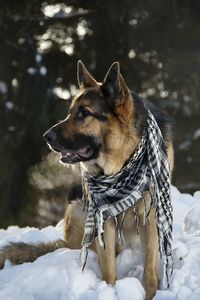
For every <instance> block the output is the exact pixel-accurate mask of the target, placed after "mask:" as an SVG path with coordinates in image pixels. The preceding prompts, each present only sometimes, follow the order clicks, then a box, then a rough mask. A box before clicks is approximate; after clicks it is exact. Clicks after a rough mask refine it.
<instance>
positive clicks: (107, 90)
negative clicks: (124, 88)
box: [101, 62, 121, 97]
mask: <svg viewBox="0 0 200 300" xmlns="http://www.w3.org/2000/svg"><path fill="white" fill-rule="evenodd" d="M101 89H102V92H103V93H104V94H105V95H106V96H111V97H116V96H117V95H119V93H120V90H121V87H120V67H119V63H118V62H114V63H113V64H112V65H111V67H110V69H109V70H108V73H107V74H106V76H105V78H104V80H103V83H102V86H101Z"/></svg>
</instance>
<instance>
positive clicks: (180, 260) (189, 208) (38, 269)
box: [0, 187, 200, 300]
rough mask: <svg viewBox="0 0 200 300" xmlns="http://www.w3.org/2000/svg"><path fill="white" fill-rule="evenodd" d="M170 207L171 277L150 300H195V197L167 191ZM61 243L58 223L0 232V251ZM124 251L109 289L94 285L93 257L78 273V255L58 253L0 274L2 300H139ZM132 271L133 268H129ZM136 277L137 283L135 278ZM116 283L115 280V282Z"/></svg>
mask: <svg viewBox="0 0 200 300" xmlns="http://www.w3.org/2000/svg"><path fill="white" fill-rule="evenodd" d="M172 196H173V206H174V242H173V257H174V272H173V275H172V277H171V279H170V289H169V290H168V291H166V290H159V291H158V292H157V294H156V296H155V298H154V299H155V300H188V299H190V300H200V192H196V193H195V194H194V195H193V196H191V195H188V194H181V193H180V192H179V191H178V190H177V189H176V188H175V187H172ZM59 238H62V222H60V223H59V224H58V225H57V226H56V227H52V226H49V227H46V228H44V229H42V230H39V229H36V228H30V227H26V228H19V227H17V226H10V227H9V228H8V229H7V230H0V247H1V246H3V245H5V243H8V242H9V241H23V242H28V243H30V242H31V243H36V242H41V241H42V242H48V241H53V240H55V239H59ZM138 262H139V260H138V259H137V256H134V255H133V252H132V251H131V250H130V249H126V250H125V251H124V252H123V253H121V254H120V255H119V256H118V258H117V269H118V278H119V279H118V280H117V282H116V284H115V286H110V285H107V284H106V283H105V282H103V281H101V280H100V271H99V267H98V261H97V257H96V255H95V254H94V253H93V252H92V251H90V253H89V257H88V261H87V265H86V268H85V270H84V272H82V271H81V269H80V265H79V251H77V250H69V249H59V250H57V251H55V252H53V253H49V254H47V255H44V256H42V257H40V258H38V259H37V260H36V261H35V262H33V263H25V264H23V265H18V266H11V264H10V262H6V266H5V267H4V269H3V270H1V271H0V299H2V300H64V299H65V300H66V299H67V300H115V299H118V300H127V299H128V300H143V299H145V295H144V290H143V288H142V286H141V284H140V282H139V280H138V279H137V278H140V277H141V272H142V266H141V264H140V263H139V265H138V266H137V267H136V263H137V264H138ZM134 265H135V267H133V266H134ZM136 277H137V278H136ZM120 278H121V279H120Z"/></svg>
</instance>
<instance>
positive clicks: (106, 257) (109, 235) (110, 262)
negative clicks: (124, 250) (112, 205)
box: [96, 218, 116, 284]
mask: <svg viewBox="0 0 200 300" xmlns="http://www.w3.org/2000/svg"><path fill="white" fill-rule="evenodd" d="M104 242H105V247H102V246H100V245H99V241H98V237H97V238H96V246H97V253H98V257H99V263H100V269H101V272H102V279H103V280H105V281H106V282H107V283H109V284H114V283H115V281H116V261H115V255H116V253H115V244H116V225H115V220H114V218H109V219H108V220H107V221H106V222H105V224H104Z"/></svg>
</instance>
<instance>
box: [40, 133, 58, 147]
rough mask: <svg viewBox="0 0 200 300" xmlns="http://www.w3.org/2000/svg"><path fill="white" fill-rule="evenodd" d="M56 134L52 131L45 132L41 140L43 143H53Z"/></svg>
mask: <svg viewBox="0 0 200 300" xmlns="http://www.w3.org/2000/svg"><path fill="white" fill-rule="evenodd" d="M56 137H57V136H56V133H55V131H53V130H48V131H47V132H45V134H44V135H43V138H44V139H45V141H46V142H47V143H49V144H50V143H52V142H55V140H56Z"/></svg>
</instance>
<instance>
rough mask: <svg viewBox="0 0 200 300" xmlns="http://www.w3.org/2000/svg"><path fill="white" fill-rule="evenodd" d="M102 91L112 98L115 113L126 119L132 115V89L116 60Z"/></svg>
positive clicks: (105, 79) (102, 86)
mask: <svg viewBox="0 0 200 300" xmlns="http://www.w3.org/2000/svg"><path fill="white" fill-rule="evenodd" d="M101 89H102V92H103V94H104V95H105V96H107V97H108V99H110V101H111V102H110V103H111V105H112V106H113V108H114V111H115V113H116V114H117V115H118V116H119V117H120V118H121V119H124V120H127V119H129V117H131V115H132V109H133V102H132V97H131V95H130V91H129V89H128V87H127V85H126V83H125V80H124V78H123V76H122V75H121V73H120V65H119V63H118V62H114V63H113V64H112V65H111V67H110V69H109V70H108V73H107V74H106V76H105V78H104V81H103V83H102V85H101Z"/></svg>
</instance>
